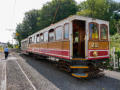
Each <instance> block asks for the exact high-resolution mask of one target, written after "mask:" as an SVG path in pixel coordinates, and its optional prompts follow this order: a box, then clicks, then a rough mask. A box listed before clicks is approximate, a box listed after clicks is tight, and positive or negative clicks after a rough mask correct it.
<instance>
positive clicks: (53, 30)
mask: <svg viewBox="0 0 120 90" xmlns="http://www.w3.org/2000/svg"><path fill="white" fill-rule="evenodd" d="M51 32H53V33H54V40H53V41H50V39H49V37H50V36H49V34H50V33H51ZM55 40H56V38H55V29H50V30H49V31H48V42H54V41H55Z"/></svg>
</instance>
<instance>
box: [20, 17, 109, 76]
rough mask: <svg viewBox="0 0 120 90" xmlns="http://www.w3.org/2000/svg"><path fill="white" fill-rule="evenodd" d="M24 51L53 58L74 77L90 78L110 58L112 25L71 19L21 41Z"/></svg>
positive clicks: (102, 21)
mask: <svg viewBox="0 0 120 90" xmlns="http://www.w3.org/2000/svg"><path fill="white" fill-rule="evenodd" d="M21 49H22V51H23V52H24V53H29V54H30V53H32V54H37V55H42V56H45V57H52V58H54V60H55V61H57V62H58V63H59V67H62V68H65V69H66V70H67V71H69V72H71V73H72V76H75V77H78V78H81V77H89V76H90V75H93V74H98V73H99V72H100V71H101V70H100V68H101V67H102V65H103V63H104V62H106V61H107V60H108V58H109V22H107V21H104V20H99V19H93V18H88V17H83V16H77V15H74V16H70V17H68V18H66V19H64V20H61V21H59V22H57V23H55V24H53V25H50V26H49V27H46V28H45V29H42V30H40V31H38V32H36V33H34V34H32V35H31V36H29V37H28V38H26V39H24V40H22V41H21Z"/></svg>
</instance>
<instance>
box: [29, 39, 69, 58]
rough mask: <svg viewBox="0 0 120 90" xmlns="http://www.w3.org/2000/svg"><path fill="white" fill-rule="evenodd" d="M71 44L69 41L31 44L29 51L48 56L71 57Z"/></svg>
mask: <svg viewBox="0 0 120 90" xmlns="http://www.w3.org/2000/svg"><path fill="white" fill-rule="evenodd" d="M69 44H70V42H69V41H57V42H47V43H36V44H29V46H28V52H32V53H36V54H42V55H47V56H54V57H58V58H63V59H70V47H69V46H70V45H69Z"/></svg>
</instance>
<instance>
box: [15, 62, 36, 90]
mask: <svg viewBox="0 0 120 90" xmlns="http://www.w3.org/2000/svg"><path fill="white" fill-rule="evenodd" d="M16 63H17V64H18V66H19V68H20V70H21V71H22V73H23V74H24V75H25V77H26V78H27V80H28V82H29V83H30V85H31V86H32V87H33V89H34V90H37V89H36V87H35V86H34V85H33V83H32V81H31V80H30V79H29V78H28V77H27V75H26V74H25V72H24V71H23V69H22V67H21V66H20V64H19V63H18V62H17V61H16Z"/></svg>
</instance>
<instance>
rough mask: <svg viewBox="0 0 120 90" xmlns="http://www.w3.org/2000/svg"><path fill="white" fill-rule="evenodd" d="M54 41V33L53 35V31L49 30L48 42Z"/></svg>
mask: <svg viewBox="0 0 120 90" xmlns="http://www.w3.org/2000/svg"><path fill="white" fill-rule="evenodd" d="M54 40H55V33H54V29H51V30H50V31H49V41H50V42H52V41H54Z"/></svg>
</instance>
